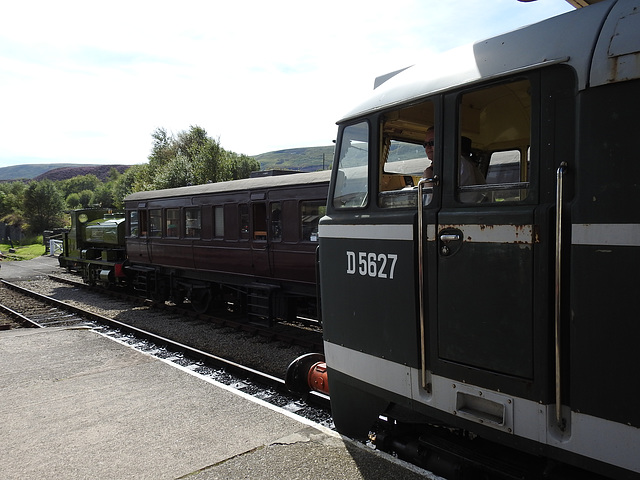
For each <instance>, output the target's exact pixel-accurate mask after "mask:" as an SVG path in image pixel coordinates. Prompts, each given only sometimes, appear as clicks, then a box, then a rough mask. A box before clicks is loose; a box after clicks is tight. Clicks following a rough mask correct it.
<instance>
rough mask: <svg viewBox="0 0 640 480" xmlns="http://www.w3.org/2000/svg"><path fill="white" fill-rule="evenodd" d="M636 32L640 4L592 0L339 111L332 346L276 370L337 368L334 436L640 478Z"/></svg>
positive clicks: (439, 455)
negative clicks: (474, 172)
mask: <svg viewBox="0 0 640 480" xmlns="http://www.w3.org/2000/svg"><path fill="white" fill-rule="evenodd" d="M638 32H640V1H638V0H618V1H615V0H605V1H601V2H598V3H594V4H593V5H590V6H587V7H586V8H580V9H577V10H575V11H573V12H570V13H567V14H564V15H561V16H558V17H554V18H551V19H548V20H546V21H543V22H540V23H538V24H535V25H531V26H528V27H525V28H522V29H519V30H517V31H514V32H512V33H507V34H504V35H501V36H498V37H495V38H490V39H488V40H485V41H481V42H477V43H475V44H473V45H469V46H467V47H462V48H458V49H456V50H454V51H450V52H446V53H444V54H442V55H438V56H434V57H433V58H429V59H426V60H428V61H426V62H425V63H424V64H423V65H421V64H416V65H414V66H412V67H409V68H406V69H404V70H401V71H396V72H393V73H390V74H388V75H385V76H383V77H380V78H379V79H377V81H376V83H375V88H374V90H373V92H372V93H371V95H370V96H369V97H368V99H366V100H365V101H364V102H363V103H361V104H360V105H358V106H356V107H355V108H354V109H353V110H351V111H350V112H349V113H347V114H346V115H345V116H344V117H343V118H342V119H341V120H340V121H339V122H338V139H337V148H336V156H335V161H334V165H333V176H332V180H331V185H330V189H329V198H328V203H327V215H326V216H325V217H323V218H322V219H321V220H320V226H319V234H320V262H319V265H320V286H321V300H322V313H323V335H324V354H325V361H326V362H321V361H318V358H319V357H317V356H316V357H312V359H311V361H310V360H309V358H308V357H307V358H303V359H301V360H300V361H298V362H294V364H292V366H291V367H290V372H289V374H290V375H288V380H289V381H290V386H291V387H292V388H293V389H301V388H307V387H306V384H305V385H304V386H303V385H301V383H306V382H307V380H309V381H310V383H311V384H318V385H321V386H322V387H323V388H324V389H325V390H326V387H325V384H324V382H325V380H328V392H329V393H330V396H331V405H332V410H333V418H334V422H335V425H336V427H337V429H338V430H339V431H340V432H341V433H343V434H346V435H349V436H352V437H356V438H367V437H368V436H369V437H370V438H371V439H372V440H374V441H375V443H376V445H378V446H379V447H380V448H382V449H387V450H392V451H394V452H396V453H397V454H398V455H399V456H401V457H403V458H409V459H411V460H412V461H415V462H417V463H419V464H421V465H424V466H425V467H426V468H428V469H430V470H432V471H434V472H435V473H438V474H440V475H442V476H444V477H446V478H449V479H454V478H591V477H590V475H592V476H594V477H597V476H604V477H607V478H617V479H631V478H635V479H637V478H640V409H639V408H638V405H637V403H636V402H637V400H638V398H639V397H640V353H639V352H640V349H639V348H638V342H639V340H640V321H638V302H637V298H638V294H639V293H640V156H639V153H638V152H639V147H638V139H637V138H636V135H637V133H638V132H640V113H639V112H640V36H639V34H638ZM430 148H432V149H433V155H432V157H433V158H431V159H428V158H427V154H426V153H427V152H429V149H430ZM468 164H472V165H474V168H477V169H478V170H480V172H481V174H482V177H483V178H482V180H476V181H473V182H468V181H465V180H464V176H463V169H464V168H466V165H468ZM427 167H431V168H430V169H429V168H427ZM345 292H349V293H348V294H345ZM303 366H304V368H302V367H303ZM312 386H313V385H312ZM570 470H571V471H573V474H574V476H573V477H570V476H569V474H568V473H567V472H568V471H570ZM469 472H476V473H469ZM477 472H480V473H477ZM577 472H580V473H577ZM575 474H577V475H578V476H577V477H576V476H575ZM474 475H476V476H474ZM597 478H602V477H597Z"/></svg>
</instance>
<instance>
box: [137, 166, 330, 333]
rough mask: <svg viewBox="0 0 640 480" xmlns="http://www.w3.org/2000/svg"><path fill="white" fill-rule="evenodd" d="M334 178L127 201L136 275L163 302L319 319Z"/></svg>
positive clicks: (233, 184) (227, 185) (270, 180)
mask: <svg viewBox="0 0 640 480" xmlns="http://www.w3.org/2000/svg"><path fill="white" fill-rule="evenodd" d="M329 176H330V172H329V171H322V172H314V173H299V174H292V175H279V176H272V177H260V178H248V179H243V180H235V181H230V182H221V183H210V184H206V185H197V186H192V187H181V188H172V189H166V190H156V191H148V192H138V193H133V194H131V195H129V196H128V197H127V198H125V208H126V246H127V254H128V258H129V262H128V265H127V266H126V272H127V275H128V276H129V278H130V281H131V283H132V285H133V286H134V288H136V289H137V290H140V291H142V292H143V293H145V294H146V295H148V296H150V297H151V298H154V299H156V300H160V301H163V300H167V299H170V300H173V301H174V302H182V301H183V300H185V299H187V300H189V301H190V302H191V303H192V304H193V307H194V308H195V310H196V311H198V312H204V311H206V310H208V309H209V308H210V307H211V306H212V305H214V304H217V305H221V304H227V305H232V306H233V308H234V309H242V310H243V311H245V312H246V313H247V314H248V315H249V316H250V318H252V319H253V320H254V321H255V320H260V321H264V322H271V321H272V320H273V319H275V318H276V317H277V318H292V317H293V316H295V315H296V314H297V313H298V311H299V310H300V309H304V310H305V313H306V314H308V315H314V313H315V311H316V283H317V282H316V250H317V246H318V220H319V219H320V218H321V217H322V216H323V215H324V214H325V205H326V198H327V190H328V184H329Z"/></svg>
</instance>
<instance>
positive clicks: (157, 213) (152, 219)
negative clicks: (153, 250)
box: [149, 209, 162, 237]
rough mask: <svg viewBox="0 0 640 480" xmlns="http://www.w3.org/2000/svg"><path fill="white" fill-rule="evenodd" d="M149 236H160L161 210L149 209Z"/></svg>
mask: <svg viewBox="0 0 640 480" xmlns="http://www.w3.org/2000/svg"><path fill="white" fill-rule="evenodd" d="M149 236H150V237H161V236H162V210H160V209H157V210H149Z"/></svg>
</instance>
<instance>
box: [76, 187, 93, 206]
mask: <svg viewBox="0 0 640 480" xmlns="http://www.w3.org/2000/svg"><path fill="white" fill-rule="evenodd" d="M78 196H79V197H80V204H81V205H82V206H83V208H88V207H90V206H92V205H93V203H94V202H93V191H92V190H82V191H81V192H80V193H79V194H78Z"/></svg>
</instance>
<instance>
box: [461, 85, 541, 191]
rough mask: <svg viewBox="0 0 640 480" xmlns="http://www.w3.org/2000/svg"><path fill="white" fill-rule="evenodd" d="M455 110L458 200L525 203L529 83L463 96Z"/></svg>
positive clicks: (528, 172) (529, 108)
mask: <svg viewBox="0 0 640 480" xmlns="http://www.w3.org/2000/svg"><path fill="white" fill-rule="evenodd" d="M459 105H460V106H459V109H460V110H459V118H460V136H459V144H458V148H459V150H458V151H459V160H458V161H459V165H458V166H459V176H458V186H457V197H458V200H459V201H461V202H463V203H476V202H518V201H523V200H525V199H526V198H527V196H528V194H529V181H530V175H531V171H530V162H529V150H530V146H531V83H530V82H529V80H527V79H519V80H517V81H513V82H509V83H503V84H499V85H492V86H490V87H487V88H482V89H477V90H474V91H471V92H467V93H464V94H463V95H462V96H461V97H460V104H459Z"/></svg>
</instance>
